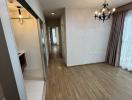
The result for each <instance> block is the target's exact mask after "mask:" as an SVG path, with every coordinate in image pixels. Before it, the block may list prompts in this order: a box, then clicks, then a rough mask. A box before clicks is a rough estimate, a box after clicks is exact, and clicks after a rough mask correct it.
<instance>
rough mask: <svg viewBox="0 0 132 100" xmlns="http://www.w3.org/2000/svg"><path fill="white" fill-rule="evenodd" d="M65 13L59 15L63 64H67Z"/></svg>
mask: <svg viewBox="0 0 132 100" xmlns="http://www.w3.org/2000/svg"><path fill="white" fill-rule="evenodd" d="M65 17H66V15H65V12H64V13H63V15H62V17H61V43H62V44H61V45H62V56H63V59H64V62H65V64H67V50H66V49H67V48H66V20H65V19H66V18H65Z"/></svg>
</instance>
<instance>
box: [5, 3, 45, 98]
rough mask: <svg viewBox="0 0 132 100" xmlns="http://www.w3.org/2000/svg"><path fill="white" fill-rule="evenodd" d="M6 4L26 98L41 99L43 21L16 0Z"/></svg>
mask: <svg viewBox="0 0 132 100" xmlns="http://www.w3.org/2000/svg"><path fill="white" fill-rule="evenodd" d="M7 4H8V8H9V14H10V20H11V24H12V28H13V33H14V39H15V42H16V48H17V51H18V58H19V61H20V65H21V70H22V72H23V77H24V82H25V88H26V92H27V97H28V100H36V99H37V100H42V97H43V90H44V81H45V80H46V67H47V59H46V58H47V57H46V56H47V55H46V49H45V47H46V46H45V35H44V30H43V28H44V26H43V22H42V21H41V20H40V19H39V18H38V19H37V18H36V17H34V16H33V15H32V14H31V13H30V12H29V11H27V10H26V9H25V8H24V7H23V6H22V5H21V4H20V3H18V2H17V1H14V2H12V3H10V2H8V3H7Z"/></svg>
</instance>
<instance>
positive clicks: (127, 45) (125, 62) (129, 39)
mask: <svg viewBox="0 0 132 100" xmlns="http://www.w3.org/2000/svg"><path fill="white" fill-rule="evenodd" d="M120 66H121V67H122V68H123V69H128V70H129V71H132V11H129V12H128V13H127V15H126V18H125V23H124V30H123V38H122V48H121V57H120Z"/></svg>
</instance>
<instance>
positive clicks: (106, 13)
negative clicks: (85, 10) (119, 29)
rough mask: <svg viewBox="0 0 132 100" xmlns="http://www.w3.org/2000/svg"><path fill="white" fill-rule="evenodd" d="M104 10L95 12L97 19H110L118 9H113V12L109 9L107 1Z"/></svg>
mask: <svg viewBox="0 0 132 100" xmlns="http://www.w3.org/2000/svg"><path fill="white" fill-rule="evenodd" d="M102 6H103V8H102V9H101V10H99V11H95V16H94V17H95V19H99V20H103V22H104V21H105V20H108V19H110V17H111V16H112V15H113V13H114V12H115V11H116V8H113V9H112V10H111V9H109V8H108V6H109V4H108V3H107V0H105V2H104V4H103V5H102Z"/></svg>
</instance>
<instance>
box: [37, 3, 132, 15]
mask: <svg viewBox="0 0 132 100" xmlns="http://www.w3.org/2000/svg"><path fill="white" fill-rule="evenodd" d="M107 1H108V2H109V5H110V7H119V6H121V5H124V4H127V3H130V2H132V0H107ZM40 2H41V5H42V7H43V11H44V13H45V15H46V16H47V17H51V15H50V13H51V12H55V13H56V16H54V17H58V16H60V15H61V12H62V9H63V8H100V6H101V5H102V4H103V2H104V0H40Z"/></svg>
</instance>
